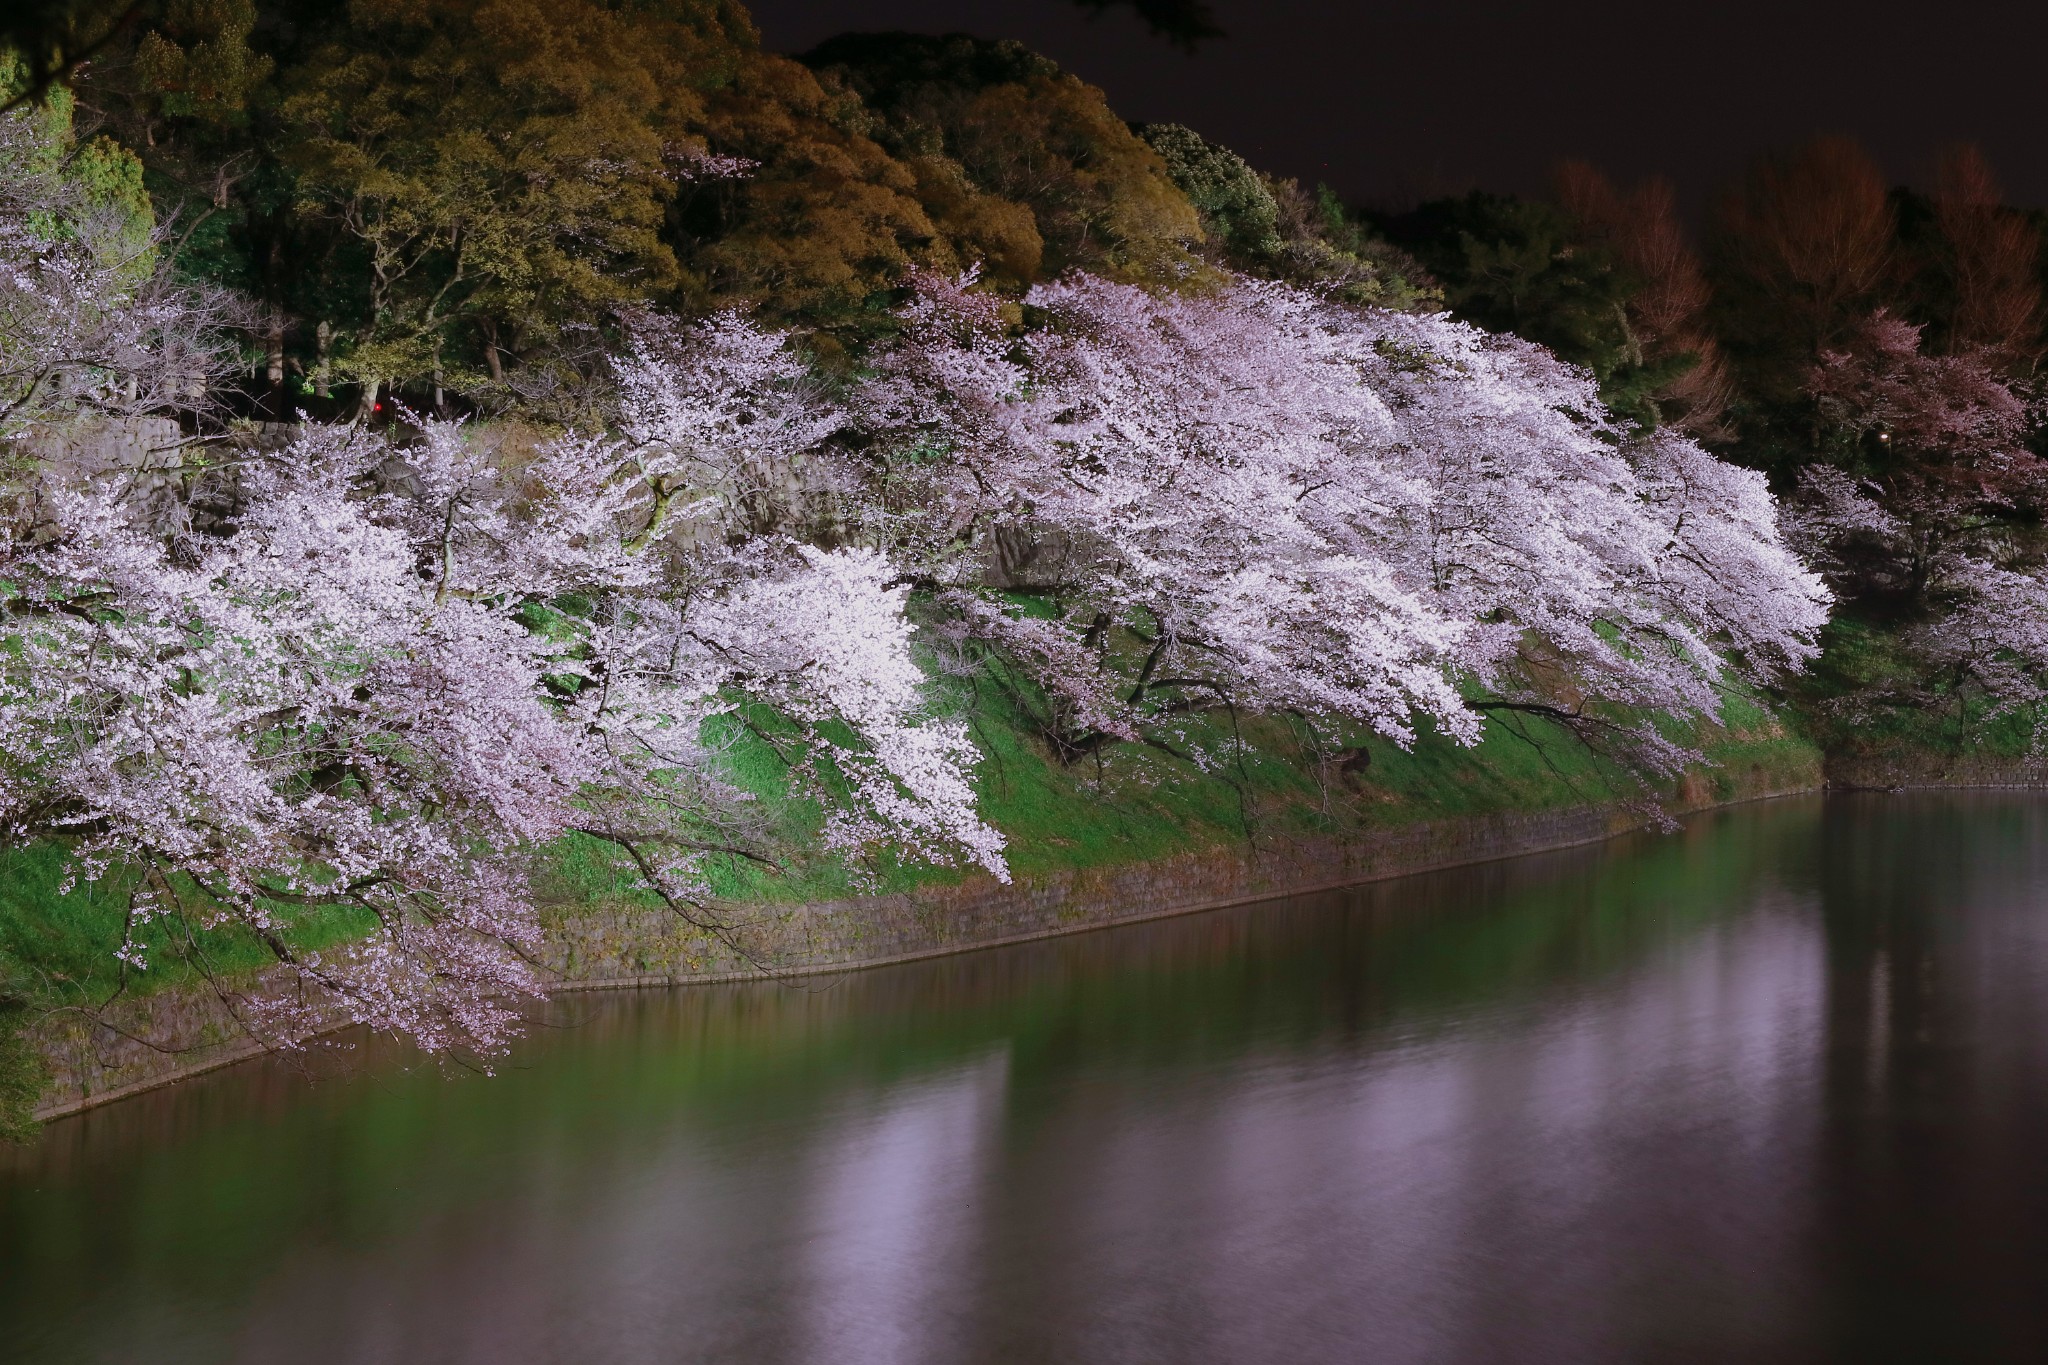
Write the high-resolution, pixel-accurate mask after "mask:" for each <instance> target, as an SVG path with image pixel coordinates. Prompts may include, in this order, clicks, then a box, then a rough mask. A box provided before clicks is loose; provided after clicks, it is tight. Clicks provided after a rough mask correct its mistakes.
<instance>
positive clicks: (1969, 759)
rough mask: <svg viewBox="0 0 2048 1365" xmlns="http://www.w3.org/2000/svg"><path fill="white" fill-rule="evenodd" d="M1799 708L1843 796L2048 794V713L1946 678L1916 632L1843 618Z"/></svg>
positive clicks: (1888, 622)
mask: <svg viewBox="0 0 2048 1365" xmlns="http://www.w3.org/2000/svg"><path fill="white" fill-rule="evenodd" d="M1822 644H1823V646H1824V648H1823V651H1822V654H1821V657H1820V660H1819V661H1818V663H1817V665H1816V666H1815V667H1814V668H1813V670H1812V671H1811V672H1810V673H1809V674H1808V675H1807V676H1805V677H1804V678H1802V679H1801V680H1800V682H1799V685H1798V689H1797V691H1796V692H1795V693H1794V695H1793V697H1792V699H1791V705H1792V707H1793V709H1794V710H1795V711H1796V712H1797V714H1798V715H1799V717H1800V721H1801V726H1802V729H1803V730H1804V731H1805V733H1806V734H1808V735H1809V736H1811V738H1812V740H1813V742H1814V743H1815V744H1816V745H1818V746H1819V747H1820V749H1821V751H1822V752H1823V753H1824V754H1825V755H1826V767H1825V771H1826V776H1827V781H1828V785H1829V786H1831V787H1836V788H1879V789H1889V788H1897V787H1921V786H1931V787H1951V786H1953V787H2004V786H2013V787H2048V743H2044V741H2048V712H2044V711H2043V710H2042V708H2040V707H2038V706H2027V705H2015V704H2012V703H2011V702H2002V701H2000V700H1999V699H1997V698H1994V697H1991V696H1988V695H1987V694H1986V693H1985V692H1984V691H1983V690H1982V689H1981V688H1979V687H1976V686H1974V685H1973V684H1972V681H1971V679H1970V678H1969V677H1968V676H1944V675H1943V674H1941V673H1940V672H1939V671H1937V670H1933V669H1931V668H1930V667H1929V665H1928V663H1927V661H1926V659H1925V658H1923V657H1922V656H1920V655H1919V654H1918V653H1916V652H1915V651H1914V649H1913V648H1912V646H1911V641H1910V628H1909V626H1907V625H1904V624H1902V623H1901V622H1899V621H1897V620H1893V619H1889V618H1885V617H1874V616H1870V615H1864V614H1858V613H1851V612H1844V613H1842V614H1840V615H1838V616H1837V617H1836V618H1835V619H1834V620H1833V621H1831V622H1829V623H1828V626H1827V628H1826V630H1825V631H1824V632H1823V634H1822Z"/></svg>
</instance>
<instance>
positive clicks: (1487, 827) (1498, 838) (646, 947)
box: [35, 788, 1810, 1118]
mask: <svg viewBox="0 0 2048 1365" xmlns="http://www.w3.org/2000/svg"><path fill="white" fill-rule="evenodd" d="M1800 790H1810V788H1801V789H1800ZM1786 794H1790V793H1783V792H1766V791H1751V792H1745V793H1743V799H1754V798H1758V797H1764V796H1775V795H1786ZM1641 824H1642V818H1641V816H1640V814H1639V813H1637V812H1635V811H1632V810H1628V809H1625V808H1622V807H1618V806H1579V807H1572V808H1567V809H1560V810H1547V811H1516V812H1505V813H1500V814H1494V815H1484V816H1471V817H1466V818H1461V819H1452V820H1440V821H1432V822H1426V823H1418V824H1412V825H1406V826H1401V827H1397V828H1392V829H1385V830H1377V831H1371V832H1367V833H1361V834H1358V835H1355V836H1350V837H1347V838H1341V839H1340V838H1327V839H1307V840H1295V841H1291V842H1287V843H1284V844H1270V845H1266V846H1263V847H1260V848H1258V849H1256V850H1254V849H1252V848H1249V847H1247V846H1245V845H1236V846H1232V847H1227V848H1216V849H1209V850H1203V851H1200V852H1194V853H1187V854H1183V855H1181V856H1178V857H1173V858H1167V859H1162V860H1160V861H1156V862H1149V863H1129V864H1123V865H1120V866H1112V867H1100V868H1089V869H1084V870H1078V871H1072V872H1060V873H1053V874H1049V875H1045V876H1041V877H1037V878H1033V879H1031V880H1029V881H1028V882H1023V883H1019V884H1016V885H1012V886H1004V885H1001V884H1000V883H997V882H996V881H994V880H993V879H992V878H988V877H985V876H977V877H974V878H970V879H968V880H965V881H963V882H960V883H958V884H957V885H952V886H938V887H929V888H924V889H921V890H919V891H916V892H911V893H905V894H900V895H888V896H874V897H867V898H862V899H851V900H841V901H828V902H823V903H819V904H813V905H800V906H787V907H762V906H749V907H742V908H741V909H740V910H738V911H736V912H734V914H733V917H732V919H733V928H732V931H731V933H730V934H729V935H723V936H720V937H717V938H714V937H712V936H709V935H706V934H704V933H702V932H700V931H697V930H694V929H691V928H690V927H688V926H686V925H683V924H681V923H680V922H679V921H678V920H676V919H675V918H674V917H673V916H671V915H669V914H667V913H666V912H661V911H655V910H650V909H645V908H640V907H631V906H608V907H596V908H590V907H577V908H573V909H572V908H558V909H555V910H552V911H550V912H548V913H547V916H546V927H547V932H548V942H549V949H548V955H549V957H550V959H551V961H550V964H549V965H551V966H552V967H554V968H555V969H556V970H557V971H558V972H560V973H561V975H562V977H563V981H562V988H563V989H571V990H574V989H595V988H602V987H615V986H644V985H667V984H675V985H680V984H690V983H710V982H718V981H733V980H746V979H760V978H763V977H778V976H798V975H804V974H807V973H816V972H823V971H841V970H847V969H850V968H856V967H869V966H879V965H882V964H885V963H889V962H901V961H907V960H910V959H914V958H920V957H935V956H940V955H943V954H947V953H955V952H962V951H965V950H968V949H972V948H983V947H992V946H995V945H998V944H1003V943H1016V942H1021V941H1025V940H1028V939H1035V938H1045V937H1049V936H1052V935H1055V934H1065V933H1072V932H1075V931H1077V930H1082V929H1092V928H1100V927H1106V926H1109V925H1114V924H1122V923H1130V922H1133V921H1138V920H1145V919H1154V918H1159V917H1163V916H1167V915H1176V914H1185V913H1189V912H1192V911H1197V910H1206V909H1214V908H1219V907H1222V906H1226V905H1237V904H1243V903H1245V902H1248V901H1257V900H1266V899H1271V898H1275V897H1279V896H1289V895H1297V894H1303V893H1307V892H1311V891H1323V890H1330V889H1332V888H1336V887H1341V886H1351V885H1356V884H1358V883H1361V882H1368V881H1374V880H1378V879H1381V878H1386V877H1394V876H1402V875H1405V874H1409V873H1415V872H1427V871H1432V870H1435V869H1438V868H1446V867H1455V866H1459V865H1462V864H1467V863H1476V862H1485V861H1488V860H1491V859H1496V858H1511V857H1516V856H1518V855H1521V854H1526V853H1538V852H1543V851H1545V850H1549V849H1557V848H1566V847H1570V846H1572V845H1575V844H1585V843H1592V842H1596V841H1598V840H1601V839H1605V838H1608V837H1610V836H1611V835H1614V834H1618V833H1622V832H1625V831H1627V830H1630V829H1634V828H1638V827H1639V826H1640V825H1641ZM253 989H255V990H259V991H260V990H261V989H262V987H261V985H260V984H258V985H256V986H255V987H253ZM336 1022H337V1026H339V1025H340V1023H341V1022H342V1020H341V1019H340V1018H339V1017H337V1021H336ZM35 1035H36V1038H37V1042H38V1045H39V1047H40V1048H41V1050H42V1052H43V1054H44V1056H45V1057H46V1058H47V1059H48V1060H49V1063H50V1070H51V1084H50V1086H49V1087H48V1089H47V1090H46V1091H45V1092H44V1097H43V1100H42V1103H41V1104H40V1105H39V1106H38V1109H37V1114H38V1116H39V1117H43V1118H51V1117H55V1116H57V1115H60V1114H67V1113H72V1112H75V1111H77V1110H80V1109H84V1108H87V1107H89V1106H91V1105H94V1104H99V1103H104V1102H106V1101H108V1100H112V1099H116V1098H119V1097H120V1096H122V1095H126V1094H131V1093H134V1092H135V1091H138V1090H143V1089H148V1088H150V1087H152V1086H156V1085H162V1084H164V1083H166V1082H168V1081H172V1080H176V1079H179V1078H181V1077H184V1076H188V1075H192V1074H195V1073H197V1072H200V1071H205V1070H209V1069H211V1068H213V1067H216V1066H223V1065H226V1064H227V1063H230V1062H233V1061H236V1060H239V1059H241V1058H244V1057H249V1056H253V1055H255V1054H256V1053H257V1052H259V1051H260V1050H261V1049H260V1047H259V1045H257V1044H256V1043H254V1042H252V1041H251V1040H250V1039H249V1038H248V1037H247V1035H246V1034H244V1033H243V1032H242V1031H241V1030H240V1029H239V1028H238V1027H237V1026H236V1024H235V1021H234V1017H233V1014H232V1011H231V1010H230V1008H229V1006H228V1005H226V1004H225V1003H223V1002H222V1001H221V1000H220V999H218V998H217V997H216V996H214V995H212V994H209V993H207V992H204V991H203V990H200V989H198V988H188V987H180V988H173V989H169V990H165V991H161V992H158V993H156V994H154V995H151V996H146V997H141V998H138V999H135V1000H132V1001H125V1002H120V1003H119V1004H117V1005H116V1006H115V1007H114V1008H113V1009H111V1010H110V1011H108V1012H107V1014H106V1016H105V1017H104V1020H103V1021H95V1020H93V1019H89V1018H87V1017H86V1016H85V1015H83V1014H71V1013H59V1014H53V1015H50V1016H47V1017H46V1018H45V1019H44V1020H43V1021H42V1022H41V1023H40V1024H38V1025H37V1026H36V1030H35ZM143 1039H148V1040H150V1041H149V1042H148V1043H145V1042H143V1041H142V1040H143Z"/></svg>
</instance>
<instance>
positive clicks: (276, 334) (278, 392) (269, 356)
mask: <svg viewBox="0 0 2048 1365" xmlns="http://www.w3.org/2000/svg"><path fill="white" fill-rule="evenodd" d="M263 353H264V361H265V364H264V367H263V379H264V383H265V384H266V385H267V388H268V392H267V394H266V396H265V398H264V402H265V403H266V404H267V405H268V407H269V408H270V415H271V416H272V417H275V418H278V419H279V420H283V418H284V415H285V401H284V311H283V310H282V309H278V308H273V309H271V310H270V319H269V322H268V325H267V326H266V327H265V329H264V333H263Z"/></svg>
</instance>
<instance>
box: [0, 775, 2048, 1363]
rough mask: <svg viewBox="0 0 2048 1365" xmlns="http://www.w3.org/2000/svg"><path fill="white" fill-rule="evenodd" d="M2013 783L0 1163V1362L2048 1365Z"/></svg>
mask: <svg viewBox="0 0 2048 1365" xmlns="http://www.w3.org/2000/svg"><path fill="white" fill-rule="evenodd" d="M2044 889H2048V803H2038V802H2036V801H2035V800H2032V799H2028V798H2018V797H2012V798H1998V797H1943V798H1930V799H1926V800H1920V799H1900V798H1867V799H1863V798H1858V799H1846V800H1842V799H1838V800H1833V801H1830V802H1828V803H1825V804H1823V803H1822V802H1820V801H1818V800H1814V801H1801V802H1789V803H1776V804H1773V805H1770V806H1764V807H1754V808H1747V809H1743V810H1737V811H1731V812H1727V813H1724V814H1722V815H1721V816H1718V817H1715V818H1713V819H1709V820H1706V821H1702V822H1700V823H1699V824H1697V825H1695V826H1693V827H1691V828H1689V829H1688V830H1687V831H1685V832H1684V833H1682V834H1680V835H1677V836H1672V837H1668V838H1649V837H1646V838H1642V839H1636V840H1629V841H1623V842H1621V843H1618V844H1615V845H1611V846H1609V847H1606V848H1603V849H1595V850H1583V851H1578V852H1573V853H1567V854H1560V855H1552V856H1548V857H1544V858H1538V859H1525V860H1521V861H1518V862H1514V863H1504V864H1495V865H1490V866H1487V867H1482V868H1473V869H1467V870H1464V871H1461V872H1457V873H1449V874H1442V875H1438V876H1432V877H1426V878H1416V879H1410V880H1407V881H1403V882H1398V883H1387V884H1382V885H1379V886H1375V887H1370V888H1365V889H1363V890H1361V891H1359V892H1356V893H1351V894H1348V895H1344V896H1334V897H1321V898H1315V899H1313V900H1308V901H1302V902H1293V903H1286V904H1279V905H1271V906H1264V907H1258V908H1255V909H1247V910H1243V911H1231V912H1223V913H1218V914H1212V915H1205V916H1200V917H1196V918H1191V919H1186V920H1180V921H1171V922H1165V923H1160V924H1155V925H1150V926H1144V927H1140V928H1135V929H1131V930H1124V931H1117V932H1113V933H1107V934H1097V935H1089V936H1085V937H1081V938H1074V939H1068V940H1060V941H1053V942H1048V943H1043V944H1036V945H1031V946H1028V947H1024V948H1018V949H1010V950H1003V951H1000V952H994V953H986V954H980V955H975V956H970V957H963V958H956V959H951V960H947V961H942V962H934V963H927V964H921V965H916V966H911V967H905V968H899V969H892V970H889V971H883V972H873V973H863V974H856V975H851V976H848V977H845V978H841V979H839V980H838V981H836V982H827V983H816V984H814V985H812V986H810V987H806V988H803V989H792V988H788V987H746V988H730V989H728V988H716V989H704V990H693V991H681V992H673V993H645V994H640V995H630V996H615V997H586V998H583V999H577V1000H570V1001H567V1002H565V1003H564V1004H563V1005H562V1006H561V1007H560V1009H559V1011H558V1014H557V1017H556V1018H555V1019H554V1021H553V1022H554V1024H555V1025H557V1026H556V1027H552V1028H550V1029H547V1030H544V1031H543V1032H541V1033H540V1034H538V1035H537V1036H535V1037H534V1038H533V1039H532V1040H531V1043H530V1045H528V1046H527V1047H525V1048H524V1049H523V1050H522V1053H521V1055H520V1057H519V1059H518V1064H517V1065H516V1066H515V1067H513V1068H512V1069H510V1070H508V1071H507V1072H505V1073H504V1074H501V1075H500V1076H498V1077H497V1078H495V1079H491V1080H487V1081H485V1080H477V1079H475V1078H464V1077H447V1076H443V1075H441V1074H440V1073H439V1072H437V1071H436V1070H435V1069H433V1068H432V1067H422V1066H420V1065H418V1064H417V1063H416V1062H413V1061H411V1060H409V1059H408V1058H406V1057H404V1056H402V1055H399V1054H397V1053H395V1052H392V1051H390V1050H388V1049H384V1048H381V1047H366V1048H364V1049H363V1051H362V1052H361V1053H360V1054H359V1055H357V1056H356V1057H355V1058H353V1059H352V1060H351V1061H350V1062H349V1064H348V1065H346V1066H338V1067H334V1068H332V1072H333V1074H329V1075H326V1076H324V1077H322V1078H321V1079H320V1080H319V1081H318V1082H317V1083H315V1084H309V1083H308V1082H307V1081H306V1080H305V1079H304V1078H303V1077H300V1076H296V1075H293V1074H290V1073H288V1072H286V1071H284V1070H282V1069H280V1068H276V1067H272V1066H268V1065H261V1066H252V1067H245V1068H241V1069H238V1070H236V1071H234V1072H230V1073H224V1074H222V1075H220V1076H218V1077H216V1078H213V1079H211V1080H207V1081H202V1082H199V1083H197V1084H194V1085H191V1086H188V1087H184V1088H182V1089H176V1090H171V1091H166V1092H162V1093H159V1094H157V1095H153V1096H146V1097H143V1098H141V1099H139V1100H137V1101H133V1102H129V1103H124V1104H120V1105H116V1106H112V1107H110V1108H108V1109H106V1110H102V1111H99V1112H97V1113H94V1114H88V1115H86V1116H82V1117H81V1118H79V1119H77V1120H73V1121H67V1122H64V1123H60V1124H57V1125H53V1127H52V1128H51V1130H50V1131H49V1133H48V1134H47V1136H46V1138H45V1140H44V1141H43V1142H42V1143H41V1144H40V1145H39V1146H38V1147H36V1148H35V1149H32V1150H30V1151H28V1152H25V1153H16V1154H14V1155H12V1156H10V1157H6V1158H0V1347H4V1349H0V1357H4V1358H6V1359H10V1360H12V1359H21V1360H26V1361H66V1362H69V1361H127V1360H141V1359H147V1360H152V1361H220V1360H233V1361H247V1362H271V1361H291V1362H344V1361H345V1362H377V1361H393V1362H398V1361H403V1362H408V1363H410V1362H438V1361H447V1362H469V1361H476V1362H493V1363H494V1365H499V1363H502V1365H523V1363H526V1362H531V1363H532V1365H540V1363H541V1362H554V1361H576V1362H583V1361H593V1362H599V1361H602V1362H613V1361H616V1362H655V1361H686V1360H748V1361H777V1360H829V1361H892V1362H893V1361H960V1360H1019V1361H1023V1360H1030V1361H1041V1360H1076V1361H1081V1360H1086V1361H1113V1360H1190V1361H1204V1360H1214V1361H1247V1360H1280V1359H1286V1360H1370V1361H1375V1362H1405V1361H1417V1362H1422V1361H1429V1362H1438V1361H1454V1362H1456V1361H1548V1360H1555V1361H1571V1362H1602V1361H1616V1362H1622V1361H1630V1362H1633V1361H1644V1360H1658V1361H1666V1360H1670V1361H1685V1360H1756V1361H1777V1360H1783V1361H1816V1360H1831V1359H1834V1360H1843V1361H1850V1360H1854V1361H1868V1360H1886V1359H1899V1360H2002V1359H2015V1360H2018V1359H2038V1358H2041V1357H2042V1356H2043V1355H2044V1354H2048V1109H2044V1105H2048V1088H2044V1086H2043V1085H2042V1084H2041V1082H2042V1081H2044V1080H2048V1076H2044V1074H2043V1072H2044V1068H2048V1028H2044V1027H2043V1025H2044V1024H2048V1018H2044V1017H2043V1011H2044V1009H2048V1003H2044V1002H2048V994H2044V990H2043V987H2044V986H2048V980H2044V976H2048V914H2044V912H2043V907H2042V902H2041V893H2042V891H2043V890H2044Z"/></svg>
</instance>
